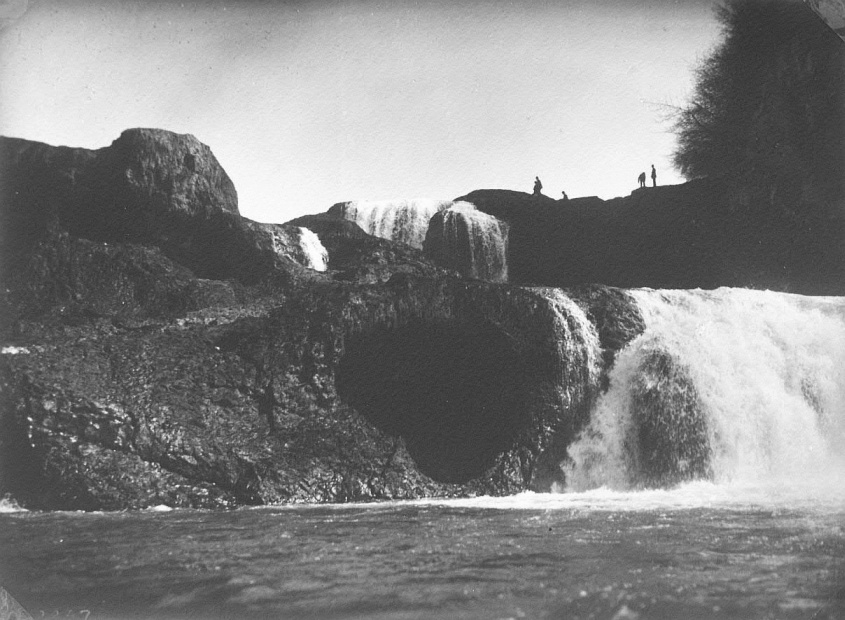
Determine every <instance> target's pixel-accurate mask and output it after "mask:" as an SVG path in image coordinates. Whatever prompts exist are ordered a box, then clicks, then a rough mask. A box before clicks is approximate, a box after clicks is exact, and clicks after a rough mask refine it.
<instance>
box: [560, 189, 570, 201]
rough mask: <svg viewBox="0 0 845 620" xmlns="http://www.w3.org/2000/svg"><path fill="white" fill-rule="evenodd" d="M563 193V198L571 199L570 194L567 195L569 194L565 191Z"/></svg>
mask: <svg viewBox="0 0 845 620" xmlns="http://www.w3.org/2000/svg"><path fill="white" fill-rule="evenodd" d="M562 193H563V199H564V200H569V196H567V195H566V192H565V191H564V192H562Z"/></svg>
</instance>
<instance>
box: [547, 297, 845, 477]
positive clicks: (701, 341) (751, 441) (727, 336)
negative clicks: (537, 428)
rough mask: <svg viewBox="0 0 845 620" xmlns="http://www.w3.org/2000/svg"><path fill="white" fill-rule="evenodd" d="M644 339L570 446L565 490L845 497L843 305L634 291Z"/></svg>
mask: <svg viewBox="0 0 845 620" xmlns="http://www.w3.org/2000/svg"><path fill="white" fill-rule="evenodd" d="M631 294H632V295H633V296H634V297H635V299H636V301H637V303H638V305H639V307H640V310H641V311H642V313H643V317H644V319H645V321H646V329H645V332H644V333H643V334H641V335H640V336H639V337H638V338H636V339H635V340H634V341H632V342H631V343H629V345H628V346H627V347H626V348H625V349H623V350H622V351H621V352H620V353H619V354H618V356H617V358H616V363H615V364H614V367H613V368H612V369H611V371H610V377H609V378H610V383H609V389H608V390H607V392H606V393H604V394H602V395H601V396H600V397H599V399H598V401H597V402H596V405H595V407H594V408H593V411H592V412H591V417H590V423H589V425H588V427H587V428H586V429H585V430H584V431H583V432H582V433H581V435H580V436H579V438H578V439H576V441H575V442H574V443H573V444H572V445H570V447H569V459H568V460H567V461H566V462H565V463H564V465H563V468H564V473H565V474H566V478H567V490H572V491H581V490H587V489H591V488H598V487H608V488H611V489H617V490H625V489H637V488H644V487H661V486H673V485H675V484H678V483H682V482H685V481H690V480H695V479H701V478H704V479H707V480H711V481H712V482H713V483H715V484H717V485H730V486H761V485H762V486H765V487H767V488H768V487H770V486H771V487H774V488H776V489H782V488H804V487H806V486H807V485H808V484H811V483H813V484H817V485H822V486H825V484H827V485H828V486H829V487H831V488H841V487H842V484H843V480H845V298H840V297H804V296H800V295H791V294H786V293H775V292H770V291H753V290H746V289H726V288H724V289H717V290H715V291H702V290H694V291H656V290H650V289H643V290H634V291H631Z"/></svg>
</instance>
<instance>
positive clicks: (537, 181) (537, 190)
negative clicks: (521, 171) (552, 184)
mask: <svg viewBox="0 0 845 620" xmlns="http://www.w3.org/2000/svg"><path fill="white" fill-rule="evenodd" d="M541 189H543V184H542V183H541V182H540V177H534V195H535V196H539V195H540V190H541Z"/></svg>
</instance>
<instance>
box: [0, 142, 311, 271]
mask: <svg viewBox="0 0 845 620" xmlns="http://www.w3.org/2000/svg"><path fill="white" fill-rule="evenodd" d="M0 170H2V171H3V175H2V187H0V200H2V212H1V214H0V218H2V219H0V225H2V230H3V235H4V237H3V239H2V242H3V243H2V250H1V251H2V254H0V258H2V259H3V262H2V266H0V268H2V269H8V270H9V271H10V272H14V271H17V270H18V269H19V267H20V261H21V260H22V256H24V255H25V252H26V250H27V249H28V248H30V247H31V246H32V245H33V244H34V243H36V242H37V241H38V240H39V239H41V238H43V237H44V235H45V234H47V232H49V231H65V232H68V233H69V234H70V235H71V236H73V237H77V238H84V239H88V240H91V241H95V242H99V243H136V244H142V245H145V246H148V247H150V246H152V247H157V248H158V249H160V250H161V252H162V253H163V254H164V255H165V256H167V257H168V258H171V259H172V260H174V261H176V262H178V263H180V264H182V265H184V266H185V267H187V268H189V269H190V270H191V271H192V272H193V273H194V274H195V275H197V276H199V277H202V278H209V279H217V280H220V279H229V278H235V279H238V280H240V281H243V282H247V283H256V282H259V281H261V280H265V279H267V278H277V279H278V278H281V279H283V280H290V279H291V278H293V277H296V276H297V275H298V274H299V273H300V272H301V269H300V267H301V266H300V265H298V264H297V263H296V262H295V261H293V260H292V259H291V258H290V256H289V253H286V252H279V251H276V249H277V248H276V247H275V246H274V244H273V242H272V238H273V234H272V233H273V231H272V230H271V229H272V227H273V226H274V225H263V224H257V223H255V222H250V221H249V220H247V219H245V218H242V217H241V216H240V215H239V214H238V207H237V194H236V192H235V189H234V186H233V185H232V182H231V180H230V179H229V177H228V176H227V175H226V172H225V171H224V170H223V169H222V168H221V167H220V165H219V163H218V162H217V160H216V159H215V157H214V155H213V154H212V153H211V150H210V149H209V148H208V147H207V146H205V145H204V144H202V143H200V142H199V141H198V140H197V139H196V138H194V137H193V136H190V135H180V134H174V133H171V132H168V131H162V130H157V129H131V130H127V131H125V132H123V134H121V136H120V138H118V139H117V140H115V142H114V143H112V145H111V146H109V147H105V148H102V149H99V150H96V151H90V150H85V149H70V148H66V147H51V146H48V145H45V144H40V143H37V142H30V141H26V140H18V139H13V138H0ZM23 260H25V259H23Z"/></svg>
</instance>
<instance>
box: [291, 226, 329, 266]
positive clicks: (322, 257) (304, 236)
mask: <svg viewBox="0 0 845 620" xmlns="http://www.w3.org/2000/svg"><path fill="white" fill-rule="evenodd" d="M297 228H299V247H300V248H301V251H302V256H303V260H302V264H303V265H305V266H306V267H310V268H311V269H313V270H314V271H326V269H328V263H329V253H328V252H327V251H326V248H325V247H323V244H322V243H321V242H320V238H319V237H318V236H317V234H316V233H315V232H314V231H312V230H309V229H308V228H302V227H299V226H298V227H297Z"/></svg>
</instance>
